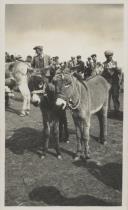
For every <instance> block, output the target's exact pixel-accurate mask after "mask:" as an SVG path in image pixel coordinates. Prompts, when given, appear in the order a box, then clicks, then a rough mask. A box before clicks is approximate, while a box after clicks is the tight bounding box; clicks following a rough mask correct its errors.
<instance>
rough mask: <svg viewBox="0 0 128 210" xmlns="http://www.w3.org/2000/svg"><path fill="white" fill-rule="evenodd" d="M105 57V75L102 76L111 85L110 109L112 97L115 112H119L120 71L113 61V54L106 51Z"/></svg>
mask: <svg viewBox="0 0 128 210" xmlns="http://www.w3.org/2000/svg"><path fill="white" fill-rule="evenodd" d="M104 55H105V57H106V61H105V62H104V63H103V67H104V70H103V73H102V76H104V77H105V78H106V80H107V81H108V82H109V83H110V84H111V89H110V92H109V109H110V100H111V97H112V99H113V104H114V110H115V111H119V107H120V102H119V89H120V85H119V74H121V72H120V71H119V69H118V67H117V62H116V61H114V60H113V52H112V51H109V50H107V51H105V52H104Z"/></svg>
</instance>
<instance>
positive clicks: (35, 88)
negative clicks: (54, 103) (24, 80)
mask: <svg viewBox="0 0 128 210" xmlns="http://www.w3.org/2000/svg"><path fill="white" fill-rule="evenodd" d="M28 86H29V89H30V92H31V102H32V104H33V105H35V106H38V105H39V104H40V102H41V98H40V96H41V95H42V94H43V93H44V88H45V87H44V81H43V79H42V77H41V76H37V75H34V76H31V78H30V79H29V82H28Z"/></svg>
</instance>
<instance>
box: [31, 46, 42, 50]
mask: <svg viewBox="0 0 128 210" xmlns="http://www.w3.org/2000/svg"><path fill="white" fill-rule="evenodd" d="M36 49H40V50H43V46H36V47H34V48H33V50H36Z"/></svg>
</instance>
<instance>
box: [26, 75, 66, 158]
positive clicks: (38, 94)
mask: <svg viewBox="0 0 128 210" xmlns="http://www.w3.org/2000/svg"><path fill="white" fill-rule="evenodd" d="M29 89H30V91H31V102H32V103H33V104H34V105H35V106H39V107H40V110H41V113H42V118H43V134H44V140H43V148H42V151H40V153H41V154H40V155H41V159H44V158H45V156H46V153H47V150H48V144H49V139H50V134H51V129H52V131H53V136H52V138H53V139H54V140H55V150H56V152H57V158H58V159H61V158H62V157H61V153H60V147H59V112H60V111H61V110H59V109H60V108H59V107H57V106H56V104H55V87H54V85H53V84H52V83H47V84H46V83H45V84H44V82H43V80H42V77H41V76H40V75H38V76H37V75H34V76H31V78H30V79H29ZM44 89H45V90H44Z"/></svg>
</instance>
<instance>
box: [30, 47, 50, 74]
mask: <svg viewBox="0 0 128 210" xmlns="http://www.w3.org/2000/svg"><path fill="white" fill-rule="evenodd" d="M33 49H34V50H35V51H36V54H37V55H36V56H34V58H33V61H32V67H33V68H34V69H35V72H36V73H40V74H41V75H42V76H44V77H49V75H50V72H49V66H50V63H51V59H50V57H49V56H48V55H45V54H43V47H42V46H36V47H34V48H33Z"/></svg>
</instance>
